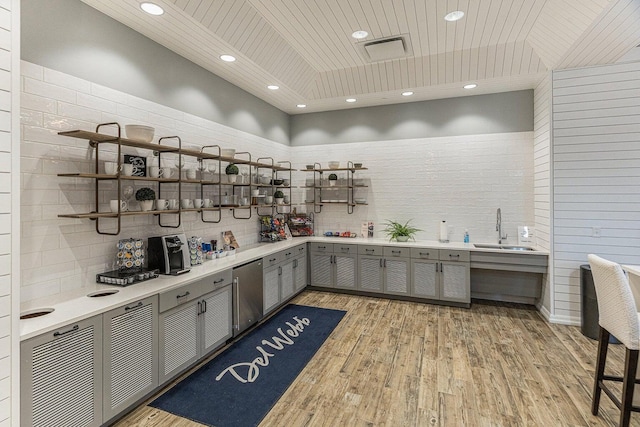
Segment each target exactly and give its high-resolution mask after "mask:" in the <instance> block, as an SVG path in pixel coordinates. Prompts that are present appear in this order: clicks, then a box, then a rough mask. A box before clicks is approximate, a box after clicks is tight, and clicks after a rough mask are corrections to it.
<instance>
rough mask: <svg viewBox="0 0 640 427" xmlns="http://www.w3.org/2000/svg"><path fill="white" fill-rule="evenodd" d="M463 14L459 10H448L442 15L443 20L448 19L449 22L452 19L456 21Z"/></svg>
mask: <svg viewBox="0 0 640 427" xmlns="http://www.w3.org/2000/svg"><path fill="white" fill-rule="evenodd" d="M463 16H464V12H463V11H461V10H455V11H453V12H449V13H447V14H446V15H445V16H444V20H445V21H449V22H453V21H457V20H459V19H462V17H463Z"/></svg>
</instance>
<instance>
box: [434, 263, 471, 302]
mask: <svg viewBox="0 0 640 427" xmlns="http://www.w3.org/2000/svg"><path fill="white" fill-rule="evenodd" d="M440 269H441V271H440V299H441V300H444V301H454V302H463V303H470V302H471V280H470V276H469V263H468V262H441V263H440Z"/></svg>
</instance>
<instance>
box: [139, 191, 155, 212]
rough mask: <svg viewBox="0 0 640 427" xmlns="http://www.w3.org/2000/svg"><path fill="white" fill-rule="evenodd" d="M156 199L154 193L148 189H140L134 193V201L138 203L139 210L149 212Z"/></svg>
mask: <svg viewBox="0 0 640 427" xmlns="http://www.w3.org/2000/svg"><path fill="white" fill-rule="evenodd" d="M155 199H156V192H155V191H153V189H151V188H149V187H142V188H140V189H139V190H138V191H136V200H137V201H138V202H139V203H140V210H142V211H145V212H146V211H150V210H151V209H153V201H154V200H155Z"/></svg>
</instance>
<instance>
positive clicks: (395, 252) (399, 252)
mask: <svg viewBox="0 0 640 427" xmlns="http://www.w3.org/2000/svg"><path fill="white" fill-rule="evenodd" d="M391 253H392V254H401V253H402V251H394V250H392V251H391Z"/></svg>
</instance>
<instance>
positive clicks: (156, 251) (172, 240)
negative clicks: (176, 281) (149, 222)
mask: <svg viewBox="0 0 640 427" xmlns="http://www.w3.org/2000/svg"><path fill="white" fill-rule="evenodd" d="M147 252H148V253H147V255H148V259H149V269H156V268H157V269H158V270H160V273H162V274H171V275H174V276H175V275H178V274H182V273H187V272H188V271H190V270H191V258H190V257H189V245H188V244H187V237H186V236H185V235H184V234H172V235H169V236H159V237H149V242H148V245H147Z"/></svg>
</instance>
